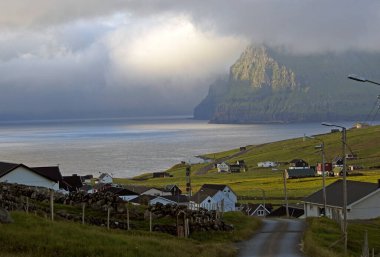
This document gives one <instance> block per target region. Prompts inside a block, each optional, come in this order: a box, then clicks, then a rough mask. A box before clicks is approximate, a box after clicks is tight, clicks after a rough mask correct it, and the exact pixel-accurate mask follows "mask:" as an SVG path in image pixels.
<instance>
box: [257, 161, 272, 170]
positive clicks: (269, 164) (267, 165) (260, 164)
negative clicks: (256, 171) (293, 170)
mask: <svg viewBox="0 0 380 257" xmlns="http://www.w3.org/2000/svg"><path fill="white" fill-rule="evenodd" d="M276 166H277V162H273V161H265V162H258V163H257V167H260V168H270V167H276Z"/></svg>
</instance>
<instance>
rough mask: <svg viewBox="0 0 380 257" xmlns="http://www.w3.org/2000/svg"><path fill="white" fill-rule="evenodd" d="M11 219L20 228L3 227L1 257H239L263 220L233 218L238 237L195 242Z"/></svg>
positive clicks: (201, 237) (205, 236) (18, 216)
mask: <svg viewBox="0 0 380 257" xmlns="http://www.w3.org/2000/svg"><path fill="white" fill-rule="evenodd" d="M11 214H12V217H13V219H14V220H15V222H14V223H11V224H1V223H0V231H1V233H0V257H21V256H22V257H42V256H43V257H45V256H56V257H59V256H62V257H63V256H70V257H76V256H78V257H84V256H92V257H94V256H102V257H107V256H110V257H117V256H127V257H128V256H130V257H138V256H141V257H149V256H152V257H153V256H154V257H157V256H165V257H171V256H173V257H174V256H184V257H186V256H188V257H191V256H200V257H201V256H204V257H214V256H215V257H216V256H223V257H229V256H231V257H232V256H236V249H235V247H234V246H233V244H232V242H234V241H238V240H242V239H246V238H247V237H248V236H250V235H252V233H253V232H254V231H255V230H256V229H257V227H258V226H259V225H260V222H259V220H257V219H254V218H251V217H247V216H244V215H243V214H242V213H238V212H236V213H229V214H227V215H225V217H224V220H225V221H226V222H228V223H231V224H234V227H235V230H234V231H233V232H214V233H206V232H202V233H197V234H194V235H193V238H190V239H179V238H177V237H174V236H170V235H167V234H163V233H149V232H143V231H135V230H133V231H122V230H107V229H106V228H104V227H95V226H89V225H81V224H78V223H73V222H68V221H55V222H52V221H50V220H47V219H45V218H42V217H39V216H35V215H33V214H29V215H28V214H25V213H22V212H12V213H11Z"/></svg>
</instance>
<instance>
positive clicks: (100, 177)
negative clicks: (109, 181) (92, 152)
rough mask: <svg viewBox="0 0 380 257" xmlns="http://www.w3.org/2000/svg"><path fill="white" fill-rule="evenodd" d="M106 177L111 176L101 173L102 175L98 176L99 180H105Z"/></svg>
mask: <svg viewBox="0 0 380 257" xmlns="http://www.w3.org/2000/svg"><path fill="white" fill-rule="evenodd" d="M106 176H108V177H111V175H110V174H108V173H102V174H101V175H100V176H99V179H102V178H105V177H106Z"/></svg>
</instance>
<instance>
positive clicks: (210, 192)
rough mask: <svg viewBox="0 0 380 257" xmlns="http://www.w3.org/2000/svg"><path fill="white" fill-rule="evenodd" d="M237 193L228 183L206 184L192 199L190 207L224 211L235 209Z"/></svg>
mask: <svg viewBox="0 0 380 257" xmlns="http://www.w3.org/2000/svg"><path fill="white" fill-rule="evenodd" d="M236 203H237V195H236V194H235V192H233V191H232V189H231V188H230V187H229V186H227V185H218V184H204V185H203V186H202V187H201V188H200V189H199V191H198V192H197V193H195V194H194V195H193V196H192V197H191V199H190V208H191V209H196V208H199V207H201V208H205V209H207V210H218V211H223V212H228V211H235V210H236V207H235V205H236Z"/></svg>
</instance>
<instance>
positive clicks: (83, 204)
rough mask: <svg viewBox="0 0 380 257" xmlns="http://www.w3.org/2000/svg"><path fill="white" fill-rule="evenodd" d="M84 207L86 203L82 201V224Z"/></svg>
mask: <svg viewBox="0 0 380 257" xmlns="http://www.w3.org/2000/svg"><path fill="white" fill-rule="evenodd" d="M85 208H86V203H82V224H84V210H85Z"/></svg>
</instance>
